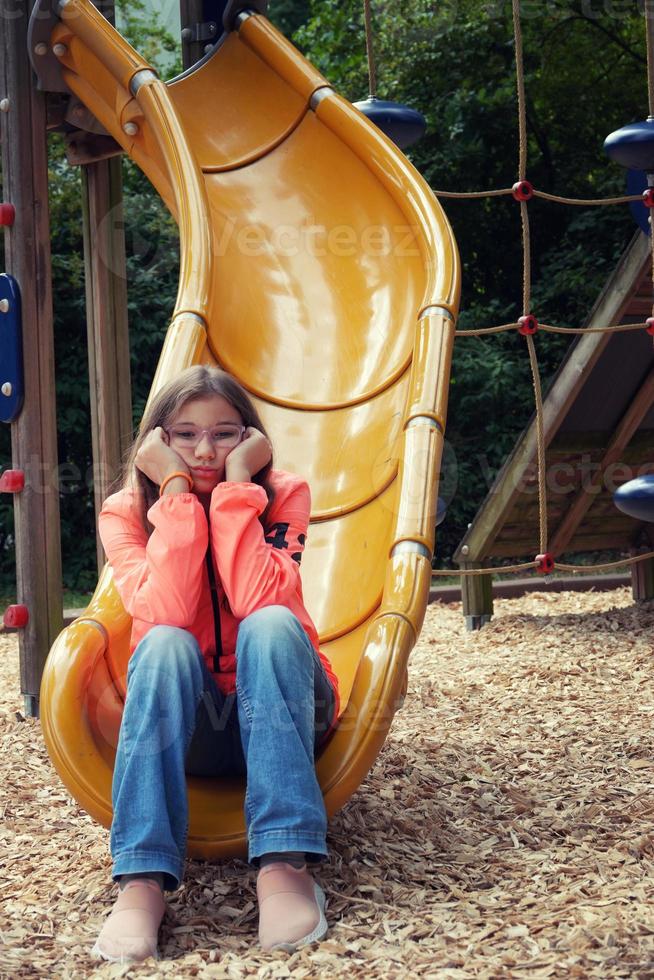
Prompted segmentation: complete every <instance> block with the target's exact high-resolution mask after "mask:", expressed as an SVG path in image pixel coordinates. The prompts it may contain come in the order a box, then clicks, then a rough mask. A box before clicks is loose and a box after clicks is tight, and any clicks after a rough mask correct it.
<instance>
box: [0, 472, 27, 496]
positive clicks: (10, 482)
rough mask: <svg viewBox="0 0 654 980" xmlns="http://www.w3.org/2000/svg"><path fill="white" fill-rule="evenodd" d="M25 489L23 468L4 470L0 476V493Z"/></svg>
mask: <svg viewBox="0 0 654 980" xmlns="http://www.w3.org/2000/svg"><path fill="white" fill-rule="evenodd" d="M24 489H25V473H24V472H23V470H5V471H4V473H3V474H2V476H0V493H20V491H21V490H24Z"/></svg>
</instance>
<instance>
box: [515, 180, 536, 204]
mask: <svg viewBox="0 0 654 980" xmlns="http://www.w3.org/2000/svg"><path fill="white" fill-rule="evenodd" d="M511 192H512V194H513V196H514V197H515V199H516V201H528V200H529V198H530V197H533V196H534V186H533V184H532V183H531V182H530V181H528V180H517V181H516V182H515V184H514V185H513V187H512V188H511Z"/></svg>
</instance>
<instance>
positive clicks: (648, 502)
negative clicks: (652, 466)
mask: <svg viewBox="0 0 654 980" xmlns="http://www.w3.org/2000/svg"><path fill="white" fill-rule="evenodd" d="M613 503H614V504H615V505H616V507H618V508H619V510H621V511H622V512H623V514H628V515H629V517H635V518H636V520H638V521H654V474H652V475H651V476H637V477H636V479H635V480H630V481H629V483H623V485H622V486H621V487H618V489H617V490H616V491H615V493H614V494H613Z"/></svg>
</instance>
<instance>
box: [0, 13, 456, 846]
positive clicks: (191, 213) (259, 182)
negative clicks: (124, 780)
mask: <svg viewBox="0 0 654 980" xmlns="http://www.w3.org/2000/svg"><path fill="white" fill-rule="evenodd" d="M223 14H224V24H225V31H224V33H223V35H222V37H220V38H219V39H218V40H217V41H216V43H215V44H213V45H211V49H210V50H209V51H208V52H207V53H206V54H205V56H204V57H203V58H202V59H201V60H200V61H199V62H198V63H197V64H196V65H195V66H194V67H193V68H191V69H189V70H188V71H186V72H185V73H184V74H182V75H181V76H180V77H179V78H178V79H175V80H173V81H172V82H171V83H169V84H168V85H166V84H164V83H163V82H161V81H159V79H158V78H157V76H156V74H155V73H154V72H153V71H152V69H151V68H150V66H149V65H148V64H147V63H146V62H144V61H143V59H141V58H140V56H139V55H138V54H137V52H135V51H134V50H133V49H132V48H131V47H130V46H129V45H128V44H127V43H126V42H125V41H124V40H123V39H122V38H121V37H120V35H119V34H118V33H117V32H116V31H115V30H114V29H113V27H112V26H111V24H110V23H109V21H108V20H106V19H105V18H104V17H103V16H102V15H101V14H100V13H99V12H98V11H97V10H96V9H95V8H94V6H93V5H92V4H91V3H90V2H88V0H68V2H66V3H63V4H60V5H59V8H58V15H55V14H53V13H52V12H51V11H50V7H49V5H46V4H44V5H43V6H42V7H41V6H36V7H35V8H34V10H33V13H32V22H31V26H30V34H29V41H28V43H29V49H30V56H31V57H32V60H33V63H34V65H35V67H36V69H37V71H40V77H41V79H42V84H43V85H44V86H45V87H47V88H51V89H55V90H56V91H60V92H62V94H64V95H65V94H66V93H69V94H70V97H71V103H70V104H68V105H67V108H66V110H65V117H70V114H71V113H72V112H73V110H78V109H79V108H80V107H82V111H81V112H77V111H76V112H75V114H74V118H76V119H84V120H85V122H86V124H87V125H89V126H90V127H91V128H92V129H93V130H96V132H95V133H92V134H91V136H90V137H86V136H83V137H82V138H81V139H80V140H78V141H73V140H71V142H74V146H75V148H74V150H73V152H74V153H77V155H78V159H84V158H86V159H89V158H90V157H91V156H92V154H93V152H96V153H97V154H99V155H102V156H106V154H107V153H112V152H114V147H113V145H112V143H111V142H107V141H108V140H109V141H114V143H115V146H117V147H118V149H119V150H121V151H124V152H125V153H127V154H129V155H130V156H131V157H132V159H134V160H135V161H136V163H137V164H138V165H139V166H140V167H141V168H142V169H143V170H144V172H145V173H146V174H147V176H148V177H149V178H150V180H151V181H152V183H153V184H154V186H155V187H156V189H157V191H158V192H159V194H160V195H161V197H162V198H163V200H164V201H165V203H166V204H167V206H168V207H169V208H170V210H171V212H172V213H173V215H174V216H175V218H176V219H177V222H178V225H179V230H180V258H181V268H180V284H179V292H178V296H177V302H176V306H175V309H174V311H173V313H172V318H171V323H170V326H169V329H168V332H167V335H166V339H165V343H164V346H163V350H162V353H161V357H160V361H159V365H158V368H157V372H156V375H155V378H154V381H153V385H152V390H151V396H152V395H153V394H154V393H155V392H156V391H157V390H158V389H159V387H160V386H161V385H162V384H164V383H166V382H167V381H168V380H169V379H170V378H171V377H173V376H174V375H175V374H176V373H178V372H179V371H180V370H182V369H183V368H185V367H187V366H189V365H191V364H195V363H206V364H219V365H220V366H221V367H223V368H224V369H226V370H228V371H230V372H231V373H233V374H234V375H236V376H237V377H238V378H239V380H241V381H242V382H243V383H244V384H245V386H246V387H247V389H248V390H249V392H250V393H251V395H252V397H253V399H254V401H255V403H256V404H257V408H258V409H259V411H260V412H261V415H262V418H263V419H264V421H265V424H266V428H267V429H268V431H269V432H270V434H271V438H272V441H273V444H274V446H275V449H276V465H277V466H278V467H279V468H282V469H292V470H298V471H301V472H302V474H303V475H304V476H305V477H306V478H307V479H308V481H309V484H310V486H311V488H312V496H313V510H312V524H311V529H310V535H309V541H308V545H307V549H306V552H305V556H304V560H303V586H304V594H305V599H306V603H307V608H308V609H309V611H310V613H311V615H312V618H313V619H314V621H315V622H316V626H317V628H318V631H319V634H320V640H321V647H322V649H324V651H325V653H326V654H327V655H328V656H329V657H330V660H331V662H332V664H333V666H334V669H335V670H336V672H337V674H338V676H339V682H340V688H341V698H342V708H343V710H344V713H343V714H342V716H341V721H340V724H339V727H338V728H337V730H336V732H335V734H334V736H333V738H332V739H331V741H330V743H329V744H328V746H327V747H326V749H325V750H324V752H323V754H322V755H321V756H320V758H319V759H318V760H317V773H318V778H319V781H320V784H321V787H322V789H323V794H324V798H325V804H326V808H327V812H328V814H331V813H333V812H335V810H337V809H338V808H339V807H340V806H342V805H343V803H344V802H345V801H346V800H347V799H348V798H349V796H350V795H351V794H352V793H353V792H354V790H355V789H356V787H357V786H358V784H359V782H360V781H361V779H362V778H363V776H364V775H365V774H366V773H367V772H368V770H369V769H370V766H371V765H372V763H373V762H374V759H375V758H376V756H377V754H378V752H379V749H380V747H381V745H382V744H383V741H384V738H385V735H386V732H387V731H388V728H389V726H390V723H391V721H392V718H393V714H394V713H395V710H396V709H397V707H398V706H399V705H400V704H401V701H402V698H403V695H404V691H405V690H406V681H407V661H408V657H409V654H410V651H411V649H412V647H413V645H414V643H415V640H416V636H417V635H418V633H419V631H420V627H421V624H422V619H423V617H424V613H425V608H426V604H427V599H428V593H429V584H430V577H431V558H432V553H433V546H434V527H435V523H436V515H437V506H436V502H437V489H438V472H439V469H440V457H441V453H442V446H443V432H444V428H445V415H446V406H447V392H448V378H449V365H450V359H451V352H452V345H453V340H454V329H455V318H456V315H457V306H458V296H459V271H458V257H457V253H456V247H455V244H454V241H453V238H452V235H451V231H450V229H449V225H448V223H447V221H446V219H445V217H444V215H443V212H442V211H441V209H440V207H439V205H438V203H437V202H436V199H435V198H434V195H433V194H432V192H431V191H430V189H429V188H428V186H427V185H426V184H425V182H424V181H423V180H422V178H421V177H420V175H419V174H418V173H417V172H416V171H415V170H414V169H413V168H412V167H411V165H410V164H409V163H408V161H407V160H406V159H405V158H404V157H403V155H402V154H401V153H400V152H399V151H398V150H397V148H396V147H395V146H394V145H393V144H392V143H391V142H390V140H389V139H387V138H386V137H385V136H384V135H383V134H381V133H380V132H379V131H378V130H377V129H376V128H375V127H373V126H372V125H371V124H370V123H369V122H368V121H367V120H366V119H365V118H364V116H363V115H362V114H361V113H360V112H358V111H357V110H356V109H354V108H353V107H352V106H351V105H350V104H349V103H348V102H346V101H345V100H344V99H342V98H340V97H339V96H338V95H337V94H336V93H335V92H334V90H333V89H332V88H331V87H330V85H329V83H328V82H327V80H326V79H324V78H323V77H322V76H320V75H319V74H318V73H317V72H316V71H315V69H313V67H312V66H311V65H310V64H309V63H308V62H306V61H305V60H304V59H303V58H302V57H301V56H300V55H299V54H298V53H297V51H296V50H295V49H294V48H293V47H292V45H290V44H289V43H288V42H287V41H286V40H285V39H284V38H283V37H282V36H281V35H280V34H279V33H278V32H277V31H276V30H275V29H274V28H273V27H272V25H270V24H269V22H268V21H267V20H266V19H265V17H264V16H263V15H262V13H260V12H253V10H252V5H249V7H248V9H247V10H241V9H240V8H239V7H238V5H236V4H229V5H227V7H226V8H225V10H224V11H223ZM64 90H65V92H64ZM85 113H88V114H87V115H85ZM208 120H210V123H208ZM98 129H99V130H100V132H98V131H97V130H98ZM96 137H99V138H101V139H100V141H98V139H96ZM105 162H106V161H105ZM6 172H7V171H6ZM9 172H10V174H11V173H12V171H9ZM308 175H310V180H309V179H307V178H308ZM104 189H105V191H106V189H107V181H105V182H104ZM6 190H7V191H8V192H11V180H10V181H9V182H8V185H7V187H6ZM280 226H283V227H284V228H285V229H286V232H287V238H286V241H284V242H282V241H279V240H278V238H276V235H278V229H279V227H280ZM307 229H309V231H308V232H307ZM316 229H317V231H316ZM371 229H372V231H373V232H374V233H375V234H376V236H377V237H376V238H374V236H373V235H371ZM307 233H308V234H309V236H311V235H313V236H314V239H313V240H311V237H310V240H309V241H307ZM316 235H318V236H323V239H324V240H323V241H318V242H316V241H315V236H316ZM380 241H381V246H380ZM12 271H13V270H12ZM17 278H18V279H19V277H17ZM244 284H247V286H246V288H243V285H244ZM93 295H97V290H96V291H95V292H94V294H93ZM98 333H99V335H100V337H101V338H102V339H103V340H104V348H103V350H104V351H106V350H107V348H108V347H109V346H110V345H109V341H108V336H110V335H111V330H110V325H109V323H108V322H106V321H105V329H104V330H98ZM96 335H97V334H96ZM121 343H122V341H121V342H119V341H118V339H117V338H116V337H114V349H118V348H119V347H120V344H121ZM97 346H101V345H97ZM120 349H122V350H124V347H120ZM103 363H104V364H105V365H106V358H105V360H104V361H103ZM113 381H114V383H117V384H118V385H120V384H122V383H124V379H123V377H122V376H121V375H120V373H118V374H117V375H116V376H115V377H114V379H113ZM110 391H111V380H110V381H109V382H108V383H107V386H106V387H105V388H104V395H105V396H108V394H109V392H110ZM30 394H31V392H30V389H29V387H28V386H27V385H26V393H25V404H26V405H27V403H28V401H29V399H30ZM105 405H106V403H105ZM19 418H20V416H19ZM124 431H125V430H124V429H121V426H120V425H116V426H115V427H114V447H115V450H116V453H117V455H118V456H119V455H120V452H119V449H118V444H119V443H120V438H119V434H120V433H121V432H124ZM19 462H20V460H19ZM17 496H18V498H19V497H20V491H19V492H18V493H17ZM20 554H21V553H20V552H19V558H20ZM353 556H356V558H355V560H353ZM19 588H20V581H19ZM130 627H131V620H130V618H129V616H127V615H126V613H125V611H124V609H123V607H122V603H121V601H120V598H119V597H118V595H117V593H116V591H115V589H114V587H113V583H112V578H111V569H110V568H109V567H108V566H107V567H106V568H105V569H104V570H103V573H102V575H101V577H100V580H99V582H98V586H97V589H96V592H95V595H94V597H93V600H92V602H91V604H90V605H89V607H88V608H87V609H86V610H85V611H84V613H83V615H82V616H80V617H79V618H78V619H77V620H76V621H75V622H74V623H72V624H71V625H70V626H69V627H67V628H66V629H65V630H63V631H62V632H60V633H59V634H58V635H57V636H56V639H55V641H54V643H53V645H52V648H51V650H50V653H49V656H48V659H47V663H46V665H45V669H44V671H43V679H42V683H41V703H40V717H41V722H42V727H43V732H44V737H45V740H46V744H47V747H48V751H49V753H50V755H51V758H52V760H53V762H54V765H55V766H56V768H57V770H58V772H59V774H60V776H61V778H62V780H63V781H64V783H65V784H66V785H67V787H68V788H69V790H70V792H71V793H72V794H73V796H75V797H76V798H77V799H78V800H79V801H80V803H81V804H82V805H83V806H84V808H85V809H86V810H87V811H88V812H89V813H90V814H91V815H92V816H93V817H95V818H96V819H97V820H99V821H100V822H101V823H103V824H104V825H105V826H109V825H110V822H111V777H112V768H113V758H114V754H115V746H116V743H117V736H118V730H119V727H120V719H121V714H122V705H123V702H124V697H125V677H126V669H127V661H128V656H129V638H130ZM24 638H25V637H24V635H21V643H22V642H23V640H24ZM21 653H23V648H21ZM34 673H35V675H36V671H35V672H34ZM243 792H244V786H243V785H242V781H240V780H212V779H203V778H199V777H189V802H190V813H191V823H190V829H189V853H190V854H191V855H194V856H200V857H216V856H230V855H240V854H242V853H243V852H244V849H245V836H244V833H245V828H244V821H243V813H242V805H243Z"/></svg>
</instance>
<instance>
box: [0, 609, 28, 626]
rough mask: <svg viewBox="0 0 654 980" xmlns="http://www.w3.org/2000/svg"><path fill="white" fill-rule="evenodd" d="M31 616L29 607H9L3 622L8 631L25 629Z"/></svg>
mask: <svg viewBox="0 0 654 980" xmlns="http://www.w3.org/2000/svg"><path fill="white" fill-rule="evenodd" d="M29 618H30V614H29V612H28V610H27V606H7V608H6V609H5V614H4V616H3V617H2V622H3V623H4V624H5V626H6V627H7V628H8V629H17V630H20V629H23V627H25V626H27V622H28V620H29Z"/></svg>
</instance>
